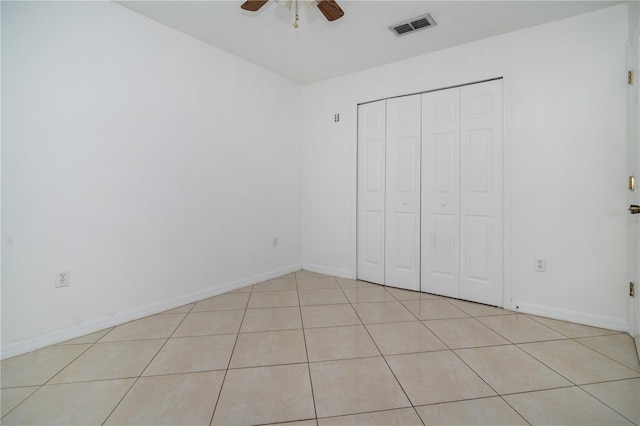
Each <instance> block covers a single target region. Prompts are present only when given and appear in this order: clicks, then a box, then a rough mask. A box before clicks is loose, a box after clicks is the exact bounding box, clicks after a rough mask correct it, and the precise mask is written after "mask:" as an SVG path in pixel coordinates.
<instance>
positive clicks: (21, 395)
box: [0, 386, 39, 418]
mask: <svg viewBox="0 0 640 426" xmlns="http://www.w3.org/2000/svg"><path fill="white" fill-rule="evenodd" d="M38 389H39V386H29V387H25V388H9V389H2V390H0V409H1V411H2V412H1V413H0V418H2V417H4V416H5V415H6V414H7V413H8V412H9V411H11V410H13V409H14V408H16V407H17V406H18V405H19V404H20V403H21V402H22V401H24V400H25V399H27V398H28V397H29V395H31V394H32V393H34V392H35V391H36V390H38Z"/></svg>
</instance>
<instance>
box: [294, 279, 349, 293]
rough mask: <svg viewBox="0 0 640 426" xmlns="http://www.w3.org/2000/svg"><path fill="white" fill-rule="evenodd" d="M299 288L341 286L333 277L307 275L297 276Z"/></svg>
mask: <svg viewBox="0 0 640 426" xmlns="http://www.w3.org/2000/svg"><path fill="white" fill-rule="evenodd" d="M296 281H297V283H298V290H318V289H321V288H340V286H339V285H338V281H336V279H335V278H333V277H326V278H325V277H322V278H320V277H306V278H297V279H296Z"/></svg>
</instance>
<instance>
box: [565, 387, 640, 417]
mask: <svg viewBox="0 0 640 426" xmlns="http://www.w3.org/2000/svg"><path fill="white" fill-rule="evenodd" d="M639 379H640V378H638V377H636V378H632V379H620V380H612V382H617V381H621V380H639ZM602 383H609V382H600V383H589V384H587V385H579V386H576V387H578V388H580V390H581V391H583V392H585V393H586V394H587V395H589V396H590V397H592V398H595V399H596V400H597V401H600V402H601V403H602V404H604V405H606V406H607V407H609V408H610V409H612V410H613V411H614V412H616V413H618V414H619V415H621V416H622V417H623V418H625V419H627V420H629V421H630V422H631V423H633V424H635V425H638V424H639V423H636V421H635V420H633V419H630V418H628V417H627V416H625V415H624V414H622V413H621V412H620V411H618V410H616V409H615V408H613V407H612V406H611V405H609V404H607V403H606V402H604V401H603V400H601V399H600V398H598V397H597V396H595V395H594V394H592V393H591V392H589V391H588V390H586V389H584V388H583V386H589V385H592V384H602ZM638 422H640V419H638Z"/></svg>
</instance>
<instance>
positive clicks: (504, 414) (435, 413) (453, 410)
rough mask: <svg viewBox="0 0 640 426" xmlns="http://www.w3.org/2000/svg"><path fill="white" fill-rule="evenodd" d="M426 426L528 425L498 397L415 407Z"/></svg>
mask: <svg viewBox="0 0 640 426" xmlns="http://www.w3.org/2000/svg"><path fill="white" fill-rule="evenodd" d="M416 411H417V412H418V414H419V415H420V417H421V418H422V421H424V424H426V425H441V426H460V425H478V426H480V425H486V426H495V425H528V423H527V422H526V421H525V420H524V419H523V418H522V417H521V416H520V415H519V414H518V413H516V412H515V411H514V410H513V408H511V407H509V404H507V403H506V402H504V400H503V399H502V398H500V397H497V396H494V397H490V398H480V399H471V400H467V401H457V402H446V403H444V404H434V405H424V406H421V407H416Z"/></svg>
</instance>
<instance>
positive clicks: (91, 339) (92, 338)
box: [59, 327, 113, 345]
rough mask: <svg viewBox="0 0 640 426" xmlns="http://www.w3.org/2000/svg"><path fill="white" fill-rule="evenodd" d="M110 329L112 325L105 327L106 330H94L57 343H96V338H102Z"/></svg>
mask: <svg viewBox="0 0 640 426" xmlns="http://www.w3.org/2000/svg"><path fill="white" fill-rule="evenodd" d="M112 329H113V327H112V328H107V329H106V330H100V331H96V332H95V333H91V334H85V335H84V336H80V337H78V338H75V339H71V340H67V341H66V342H62V343H59V345H81V344H85V343H96V342H97V341H98V340H100V339H102V338H103V337H104V335H105V334H107V333H108V332H110V331H111V330H112Z"/></svg>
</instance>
